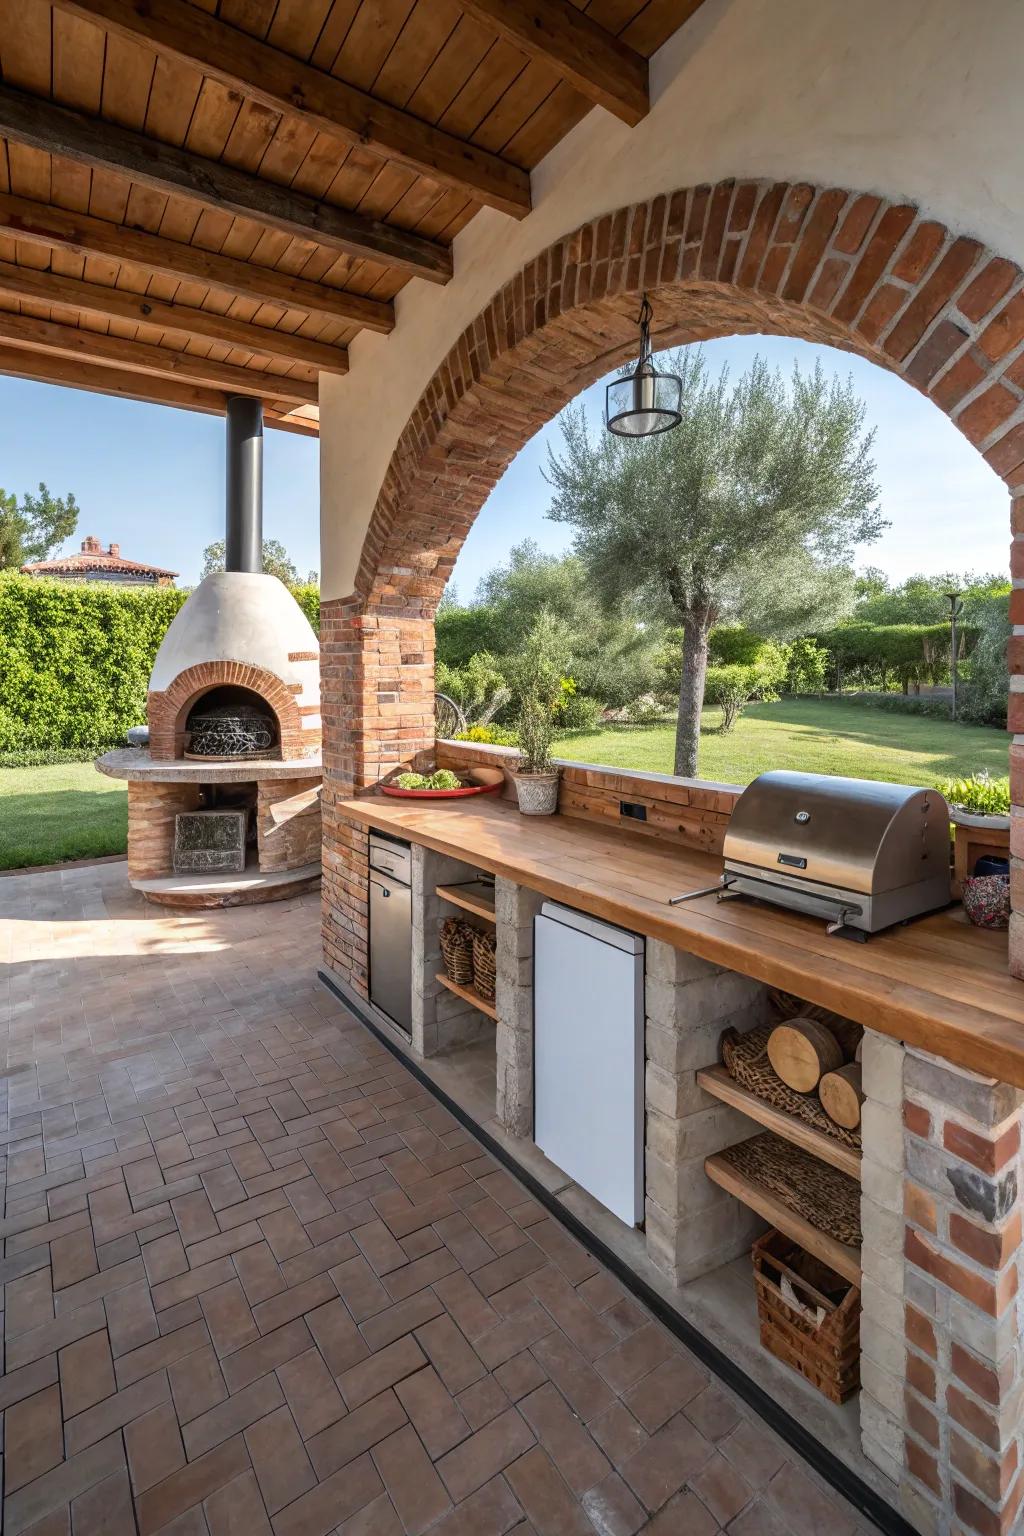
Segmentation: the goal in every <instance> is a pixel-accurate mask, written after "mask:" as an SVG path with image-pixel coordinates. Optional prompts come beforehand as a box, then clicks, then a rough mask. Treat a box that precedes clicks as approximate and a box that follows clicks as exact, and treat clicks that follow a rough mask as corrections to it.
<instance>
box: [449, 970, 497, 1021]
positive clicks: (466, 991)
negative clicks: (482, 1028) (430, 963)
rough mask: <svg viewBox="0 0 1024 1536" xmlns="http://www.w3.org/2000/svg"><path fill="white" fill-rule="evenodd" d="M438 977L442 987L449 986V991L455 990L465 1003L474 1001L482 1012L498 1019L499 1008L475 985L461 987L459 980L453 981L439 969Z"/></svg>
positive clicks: (474, 1005) (473, 1003) (475, 1006)
mask: <svg viewBox="0 0 1024 1536" xmlns="http://www.w3.org/2000/svg"><path fill="white" fill-rule="evenodd" d="M437 979H438V981H439V982H440V983H441V985H442V987H447V988H448V991H449V992H454V993H455V996H456V997H461V998H462V1000H463V1002H464V1003H472V1005H473V1007H474V1008H479V1009H480V1012H481V1013H486V1015H487V1017H488V1018H489V1019H494V1020H495V1021H497V1018H498V1010H497V1009H496V1008H495V1006H494V1004H493V1003H489V1002H488V1001H487V999H486V998H485V997H481V996H480V993H479V992H478V991H477V990H476V988H475V987H460V986H459V983H458V982H457V981H452V979H451V977H450V976H446V975H445V973H444V971H438V973H437Z"/></svg>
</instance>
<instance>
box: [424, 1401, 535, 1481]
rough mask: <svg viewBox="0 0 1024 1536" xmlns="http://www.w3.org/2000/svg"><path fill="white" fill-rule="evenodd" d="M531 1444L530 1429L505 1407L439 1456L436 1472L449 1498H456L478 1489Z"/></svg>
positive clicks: (514, 1412)
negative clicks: (451, 1448)
mask: <svg viewBox="0 0 1024 1536" xmlns="http://www.w3.org/2000/svg"><path fill="white" fill-rule="evenodd" d="M533 1444H534V1435H533V1431H532V1430H531V1429H530V1428H529V1426H528V1425H527V1424H526V1423H525V1421H524V1420H523V1419H522V1418H521V1417H520V1415H519V1414H518V1413H517V1412H516V1410H515V1409H514V1408H508V1409H506V1411H505V1412H504V1413H501V1414H499V1415H498V1417H497V1418H496V1419H492V1420H491V1422H490V1423H489V1424H485V1425H484V1427H483V1429H478V1430H477V1432H476V1434H474V1435H470V1437H469V1439H468V1440H463V1442H462V1444H461V1445H457V1446H456V1447H455V1449H454V1450H453V1451H449V1452H448V1454H447V1456H442V1458H441V1460H440V1461H439V1462H438V1464H437V1467H438V1471H439V1472H440V1474H441V1476H442V1477H443V1478H444V1481H445V1483H446V1485H447V1487H448V1491H449V1493H450V1494H451V1495H452V1498H453V1499H455V1500H456V1501H458V1500H460V1499H464V1498H466V1497H467V1495H468V1494H471V1493H473V1492H474V1491H475V1490H476V1489H477V1488H482V1487H483V1485H484V1483H486V1482H489V1481H490V1479H491V1478H492V1477H494V1476H495V1474H496V1473H498V1472H502V1471H504V1469H505V1468H506V1467H507V1466H508V1465H509V1463H510V1462H512V1461H515V1460H516V1458H517V1457H519V1456H522V1455H523V1453H524V1452H525V1451H528V1450H529V1449H530V1447H531V1445H533Z"/></svg>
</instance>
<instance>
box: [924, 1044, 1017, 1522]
mask: <svg viewBox="0 0 1024 1536" xmlns="http://www.w3.org/2000/svg"><path fill="white" fill-rule="evenodd" d="M904 1087H905V1096H904V1104H903V1117H904V1150H905V1159H906V1173H905V1185H904V1216H905V1224H904V1264H905V1286H906V1308H905V1319H904V1333H905V1343H906V1381H905V1384H904V1402H905V1414H904V1449H905V1466H904V1470H903V1475H902V1478H901V1484H900V1498H901V1504H902V1507H903V1511H904V1513H905V1514H906V1516H907V1518H908V1519H909V1520H910V1521H911V1523H912V1524H914V1525H915V1526H916V1527H917V1528H918V1529H919V1530H921V1531H928V1532H931V1531H937V1532H942V1533H945V1532H949V1531H952V1530H955V1531H957V1532H958V1533H959V1532H963V1533H964V1536H968V1533H969V1536H1009V1533H1010V1532H1012V1531H1016V1530H1017V1529H1018V1528H1019V1525H1020V1521H1021V1506H1022V1499H1024V1443H1022V1436H1024V1415H1022V1412H1021V1401H1022V1396H1024V1354H1022V1351H1021V1348H1020V1328H1019V1324H1018V1299H1017V1291H1018V1266H1019V1260H1020V1245H1021V1217H1022V1207H1024V1201H1022V1192H1021V1121H1022V1118H1024V1094H1022V1093H1021V1092H1020V1091H1019V1090H1018V1089H1016V1088H1011V1087H1010V1086H1008V1085H1007V1084H1005V1083H998V1082H994V1081H992V1080H991V1079H986V1078H982V1077H979V1076H978V1075H977V1074H975V1073H971V1072H967V1071H964V1070H962V1069H960V1068H957V1067H953V1066H951V1065H950V1064H949V1063H947V1062H943V1061H940V1060H938V1059H937V1058H935V1057H932V1056H928V1055H925V1054H924V1053H922V1052H918V1051H908V1053H907V1060H906V1067H905V1073H904Z"/></svg>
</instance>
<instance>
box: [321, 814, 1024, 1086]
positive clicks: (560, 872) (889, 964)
mask: <svg viewBox="0 0 1024 1536" xmlns="http://www.w3.org/2000/svg"><path fill="white" fill-rule="evenodd" d="M338 811H339V813H340V814H341V815H343V816H347V817H349V818H350V819H351V820H352V821H355V822H359V823H361V824H362V825H364V826H367V827H373V828H376V829H378V830H380V831H383V832H388V833H391V834H392V835H393V836H395V837H400V838H405V839H407V840H408V841H410V842H412V843H419V844H422V845H423V846H424V847H427V848H431V849H433V850H434V851H435V852H438V853H442V854H446V855H448V856H450V857H452V858H456V859H460V860H463V861H464V862H466V863H468V864H472V865H475V866H476V867H477V868H478V869H481V870H485V871H488V872H489V873H491V874H496V875H501V876H503V877H505V878H506V879H509V880H513V881H515V882H516V883H517V884H519V885H523V886H528V887H530V888H531V889H533V890H535V891H539V892H540V893H541V894H542V895H544V896H548V897H551V898H552V899H554V900H556V901H560V902H564V903H565V904H566V905H567V906H571V907H575V908H577V909H578V910H581V911H584V912H588V913H590V914H592V915H593V916H595V917H600V918H604V919H606V920H607V921H609V922H613V923H617V924H619V925H620V926H622V927H623V928H628V929H630V930H632V931H633V932H635V933H640V934H643V935H644V936H645V937H647V938H654V939H661V940H663V941H664V942H665V943H667V944H670V945H672V946H673V947H675V948H677V949H681V950H686V951H688V952H689V953H691V954H694V955H698V956H700V957H701V958H702V959H705V960H709V961H712V962H713V963H715V964H717V965H721V966H724V967H726V968H728V969H729V970H733V971H738V972H740V973H741V974H743V975H746V976H751V977H753V978H754V979H755V980H757V981H762V982H766V983H768V984H769V985H771V986H774V987H780V988H782V989H783V990H785V991H787V992H792V993H795V994H796V995H797V996H798V997H801V998H804V999H806V1000H807V1001H809V1002H813V1003H818V1004H821V1005H823V1006H824V1007H827V1008H830V1009H833V1010H834V1011H835V1012H837V1013H840V1014H842V1015H845V1016H846V1017H847V1018H851V1019H855V1020H857V1022H858V1023H861V1024H863V1025H865V1026H867V1027H868V1028H870V1029H874V1030H877V1031H878V1032H879V1033H881V1034H885V1035H889V1036H892V1037H893V1038H895V1039H899V1040H903V1041H905V1042H906V1043H907V1044H908V1045H913V1046H918V1047H920V1048H921V1049H924V1050H927V1051H931V1052H933V1053H934V1054H936V1055H938V1056H942V1057H945V1058H946V1059H947V1060H948V1061H951V1062H953V1063H955V1064H956V1065H958V1066H961V1067H967V1068H969V1069H970V1070H972V1071H974V1072H978V1073H981V1074H983V1075H985V1076H987V1077H992V1078H996V1079H998V1080H1000V1081H1002V1082H1005V1083H1010V1084H1013V1085H1014V1086H1016V1087H1018V1088H1024V982H1019V981H1016V980H1014V979H1013V977H1011V976H1010V974H1009V971H1008V970H1007V958H1006V949H1007V946H1006V934H1005V933H1004V932H994V933H990V932H984V931H982V930H981V929H978V928H974V927H972V926H971V924H970V923H969V922H968V921H967V918H966V917H965V915H964V913H963V910H962V909H961V908H960V907H959V906H955V907H951V908H949V909H948V910H947V911H943V912H939V913H935V914H933V915H932V916H929V917H925V918H921V919H919V920H917V921H916V922H913V923H910V924H908V925H907V926H906V927H903V928H896V929H894V930H892V931H890V932H888V933H883V934H879V935H875V936H874V937H872V938H870V939H868V941H867V942H866V943H864V944H859V943H852V942H849V941H847V940H843V939H839V938H829V937H828V936H827V935H826V933H825V925H824V923H823V922H821V921H820V920H819V919H814V918H810V917H804V916H801V915H799V914H797V913H793V912H787V911H783V910H782V909H780V908H774V907H769V906H765V905H762V904H755V903H753V902H750V901H747V900H743V899H739V900H730V901H723V902H719V901H717V900H716V897H715V896H714V895H708V896H703V897H700V898H699V899H697V900H695V901H691V902H687V903H685V904H684V905H682V906H677V907H672V906H669V904H668V903H669V898H670V897H672V896H677V895H679V894H681V893H682V892H684V891H690V890H696V889H698V888H700V887H702V886H708V885H712V884H714V883H715V881H717V879H718V877H719V875H720V874H721V861H720V860H719V859H716V858H711V857H709V856H707V855H704V854H699V853H693V852H690V851H688V850H686V849H684V848H680V847H675V846H672V847H670V846H668V845H660V844H658V843H657V842H655V841H654V840H653V839H651V838H649V837H642V836H638V835H637V834H635V833H629V832H627V831H624V830H623V831H620V830H619V829H615V830H605V829H604V828H601V827H596V826H592V825H589V824H587V823H584V822H582V821H579V820H576V819H573V818H569V817H566V816H562V815H556V816H551V817H527V816H522V815H520V813H519V812H518V810H516V809H515V807H514V806H512V805H510V804H508V803H507V802H501V801H495V800H492V799H485V798H484V797H481V798H480V799H475V800H474V801H473V802H472V804H471V805H470V804H469V803H467V802H466V801H461V802H460V801H434V802H425V801H422V800H398V799H390V798H386V797H384V796H380V795H373V796H367V797H365V798H361V799H355V800H347V801H343V802H341V803H340V804H339V806H338Z"/></svg>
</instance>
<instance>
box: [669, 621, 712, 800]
mask: <svg viewBox="0 0 1024 1536" xmlns="http://www.w3.org/2000/svg"><path fill="white" fill-rule="evenodd" d="M709 632H710V624H709V621H708V620H707V619H706V618H703V617H701V616H700V615H698V614H693V613H691V614H687V615H686V616H685V617H684V618H683V669H682V675H681V677H680V679H679V719H678V721H677V722H676V763H675V769H674V772H675V773H677V774H678V775H679V777H680V778H683V779H695V778H696V777H697V752H698V749H699V747H700V712H701V708H702V707H703V704H704V675H705V673H706V672H707V669H708V634H709Z"/></svg>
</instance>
